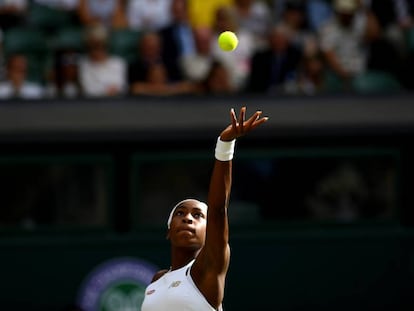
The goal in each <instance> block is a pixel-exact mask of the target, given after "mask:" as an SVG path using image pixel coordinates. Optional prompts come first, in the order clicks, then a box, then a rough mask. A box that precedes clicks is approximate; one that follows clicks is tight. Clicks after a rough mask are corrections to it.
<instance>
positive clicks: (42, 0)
mask: <svg viewBox="0 0 414 311" xmlns="http://www.w3.org/2000/svg"><path fill="white" fill-rule="evenodd" d="M34 2H35V3H38V4H41V5H44V6H47V7H50V8H52V9H58V10H64V11H75V10H77V8H78V6H79V0H34Z"/></svg>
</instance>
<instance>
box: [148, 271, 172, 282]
mask: <svg viewBox="0 0 414 311" xmlns="http://www.w3.org/2000/svg"><path fill="white" fill-rule="evenodd" d="M167 272H168V269H164V270H160V271H158V272H157V273H155V274H154V276H153V277H152V280H151V283H154V282H155V281H157V280H158V279H160V278H161V277H162V276H163V275H164V274H166V273H167Z"/></svg>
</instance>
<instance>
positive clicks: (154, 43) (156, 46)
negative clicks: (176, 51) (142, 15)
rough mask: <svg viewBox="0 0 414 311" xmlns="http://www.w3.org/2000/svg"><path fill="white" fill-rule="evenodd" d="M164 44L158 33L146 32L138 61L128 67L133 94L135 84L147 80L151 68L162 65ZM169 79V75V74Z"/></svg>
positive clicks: (139, 46) (139, 44)
mask: <svg viewBox="0 0 414 311" xmlns="http://www.w3.org/2000/svg"><path fill="white" fill-rule="evenodd" d="M161 51H162V42H161V38H160V35H159V34H158V33H157V32H146V33H144V34H143V35H142V36H141V38H140V39H139V41H138V53H137V54H138V59H137V60H136V61H134V62H133V63H131V64H130V65H129V67H128V82H129V85H130V91H131V92H133V89H134V87H135V83H137V82H138V83H141V82H144V81H146V80H147V77H148V71H149V68H150V67H152V66H153V65H155V64H158V63H162V62H163V60H162V55H161ZM167 78H168V80H170V78H169V74H168V72H167Z"/></svg>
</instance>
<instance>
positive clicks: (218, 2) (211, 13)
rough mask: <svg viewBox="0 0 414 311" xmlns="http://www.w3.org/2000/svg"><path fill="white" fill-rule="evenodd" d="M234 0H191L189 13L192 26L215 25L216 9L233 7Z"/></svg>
mask: <svg viewBox="0 0 414 311" xmlns="http://www.w3.org/2000/svg"><path fill="white" fill-rule="evenodd" d="M233 3H234V0H208V1H206V0H190V1H189V2H188V14H189V20H190V23H191V26H192V27H193V28H198V27H210V28H211V27H213V25H214V20H215V18H216V11H217V10H218V9H219V8H221V7H223V6H229V7H231V6H232V5H233Z"/></svg>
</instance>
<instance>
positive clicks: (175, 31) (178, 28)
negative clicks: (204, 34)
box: [160, 0, 195, 81]
mask: <svg viewBox="0 0 414 311" xmlns="http://www.w3.org/2000/svg"><path fill="white" fill-rule="evenodd" d="M187 8H188V7H187V1H186V0H173V1H172V3H171V11H172V12H171V13H172V17H173V20H172V23H171V24H169V25H168V26H166V27H164V28H163V29H161V30H160V36H161V40H162V45H163V49H162V58H163V61H164V63H165V65H166V67H167V71H168V72H169V73H170V78H171V80H173V81H178V80H182V79H183V72H182V70H181V68H180V63H181V61H180V60H181V58H182V57H185V56H188V55H190V54H194V53H195V43H194V37H193V32H192V29H191V26H190V24H189V22H188V10H187Z"/></svg>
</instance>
